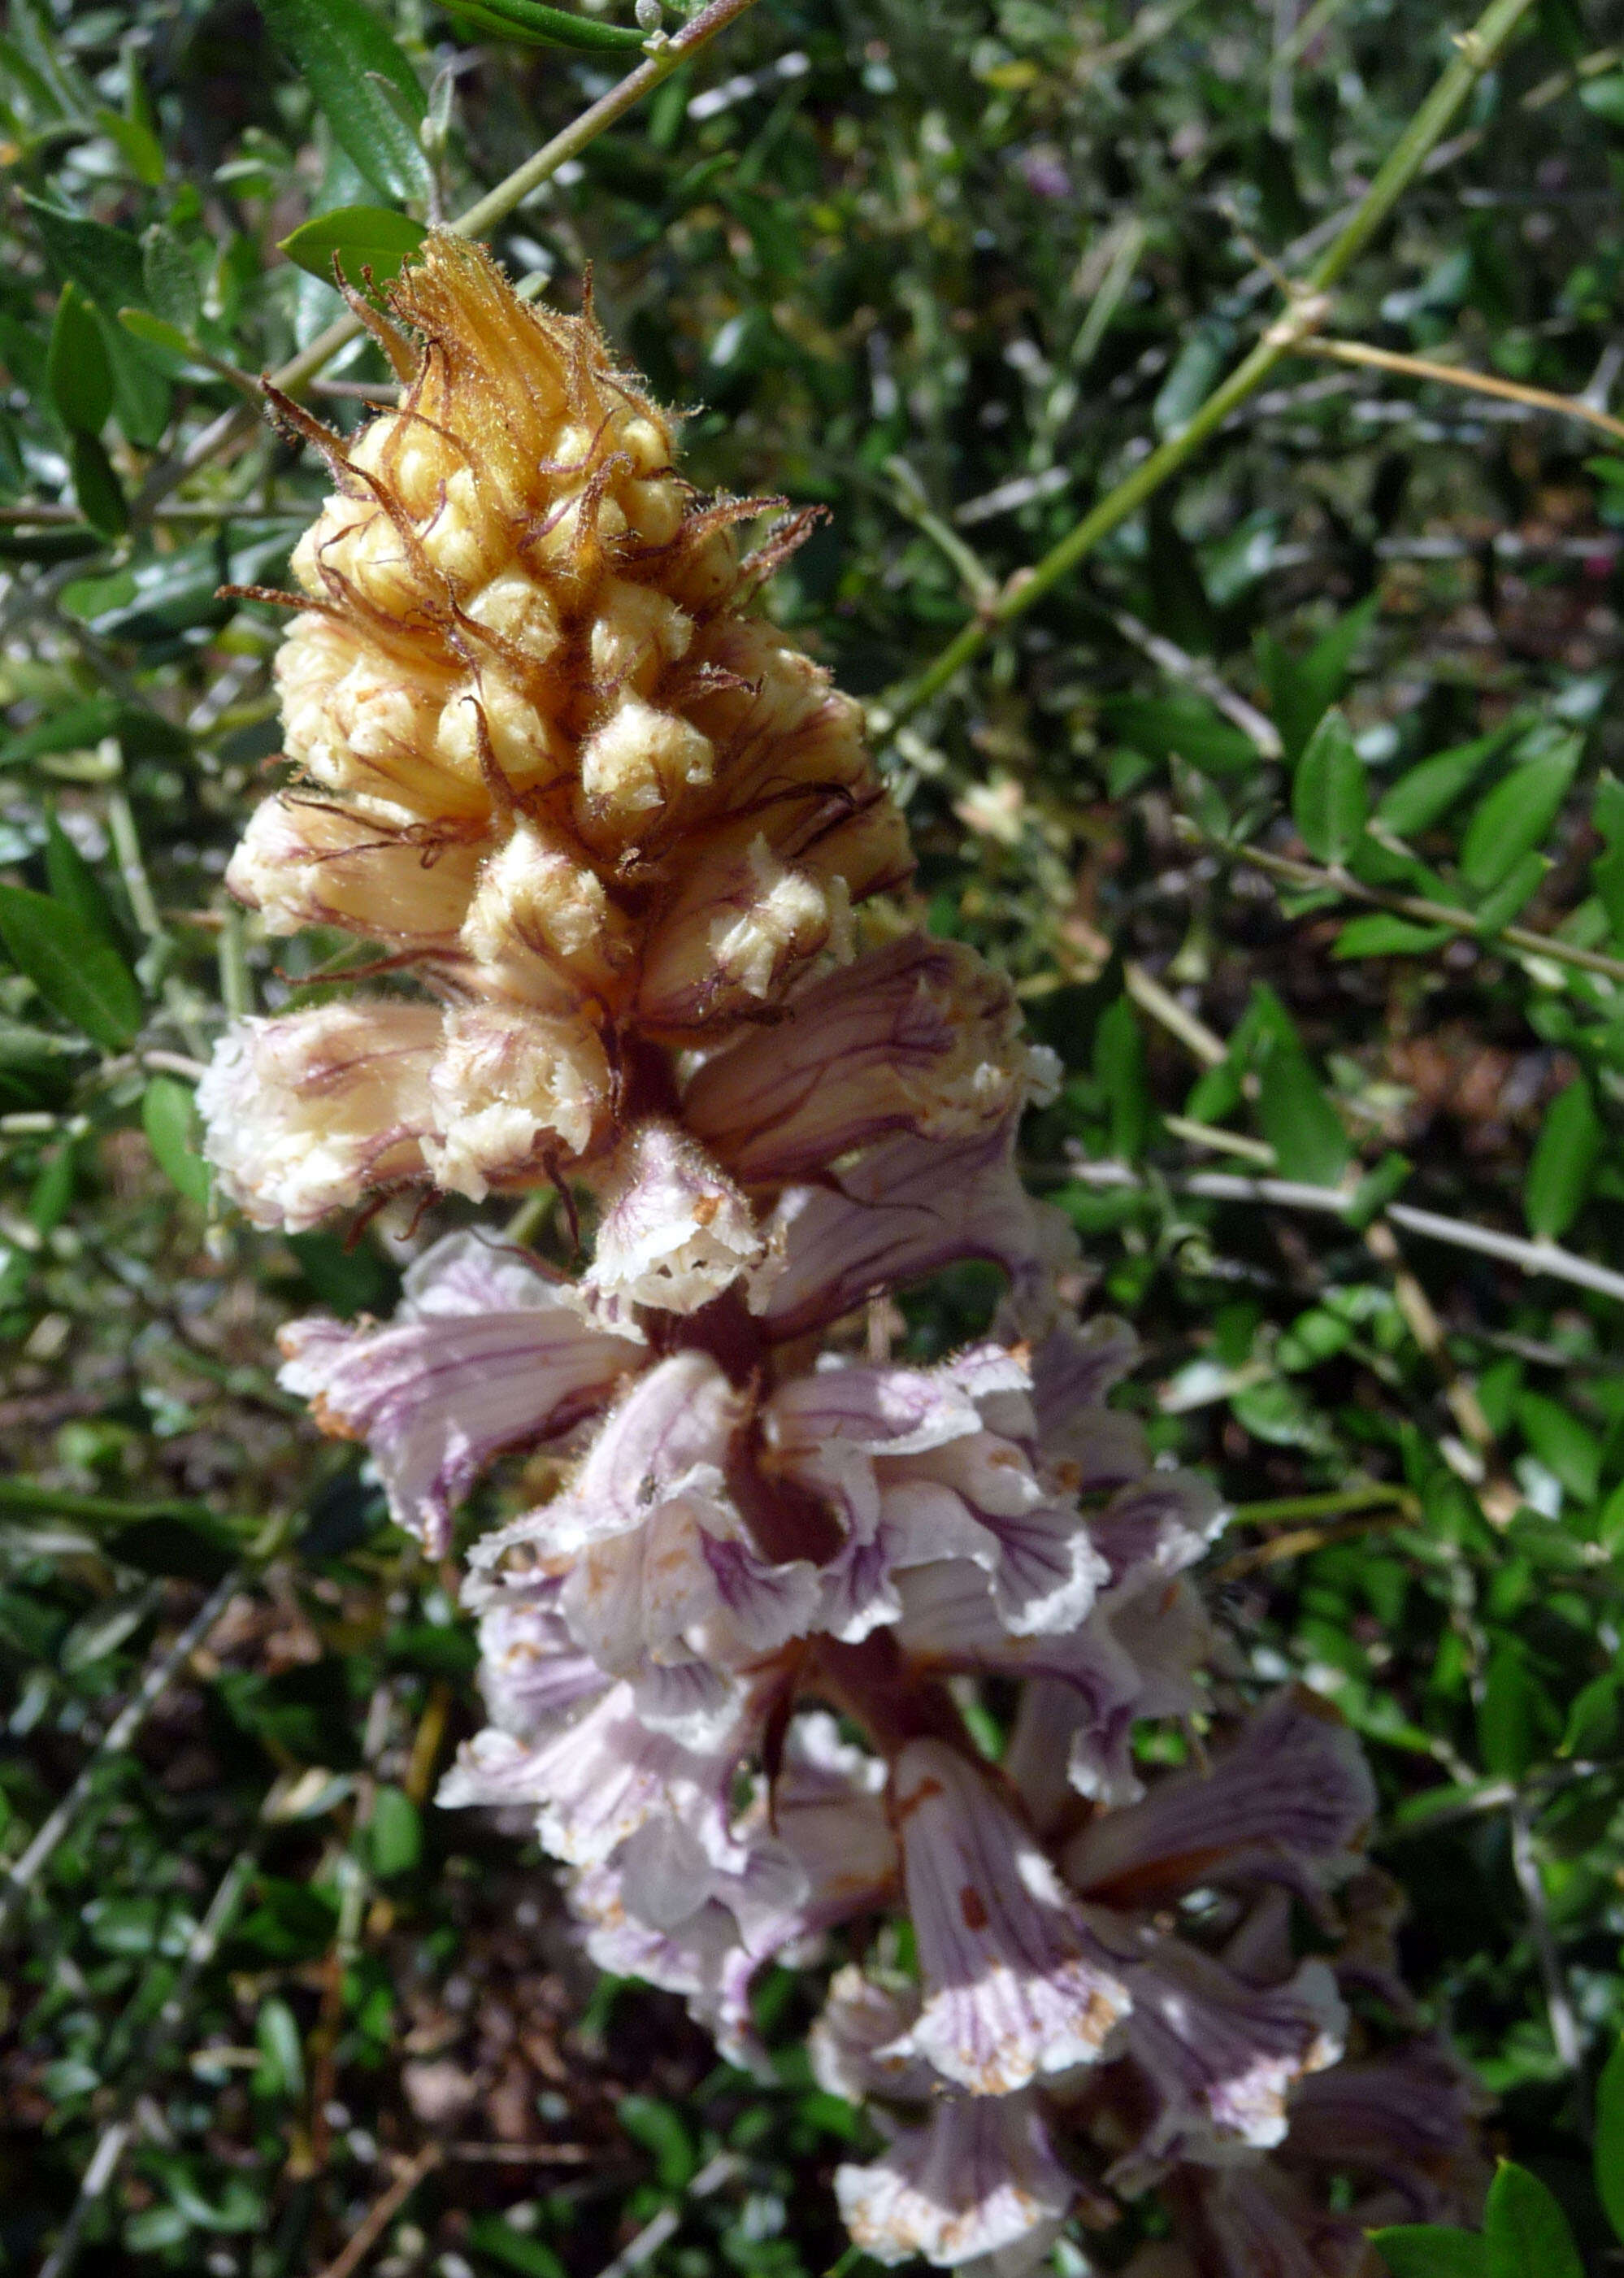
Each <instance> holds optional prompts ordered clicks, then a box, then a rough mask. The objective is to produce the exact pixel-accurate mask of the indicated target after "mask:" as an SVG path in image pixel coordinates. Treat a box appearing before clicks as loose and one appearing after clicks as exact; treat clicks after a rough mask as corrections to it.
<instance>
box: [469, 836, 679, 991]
mask: <svg viewBox="0 0 1624 2278" xmlns="http://www.w3.org/2000/svg"><path fill="white" fill-rule="evenodd" d="M462 946H463V948H464V949H465V950H466V951H467V952H468V954H469V957H470V958H472V959H474V960H475V962H476V964H477V966H479V967H482V968H483V974H482V979H483V980H484V984H485V985H486V986H488V987H490V988H492V990H496V991H498V992H499V993H500V994H503V995H506V996H514V997H521V998H526V999H528V1000H529V1001H530V1002H532V1003H534V1004H537V1005H552V1004H554V1003H556V1004H558V1005H560V1006H568V1007H572V1008H573V1007H574V1006H575V1005H578V1004H579V1002H580V1000H581V998H583V996H592V997H596V998H600V999H602V1000H605V1001H606V1000H607V999H608V998H610V996H611V995H612V993H613V992H614V990H615V987H616V985H617V982H619V980H620V978H621V975H622V974H623V973H624V972H625V971H626V968H627V967H629V965H630V963H631V961H632V959H633V958H634V957H635V955H636V951H637V944H636V939H635V936H634V933H633V929H632V926H631V923H630V921H629V919H628V918H626V917H625V915H624V914H623V913H621V911H620V910H619V909H618V908H616V906H614V903H613V902H612V901H611V900H610V898H609V895H608V892H607V891H606V888H605V886H604V883H603V881H602V879H601V878H600V877H599V875H598V873H597V872H596V870H594V869H593V868H591V865H590V864H589V863H587V862H585V861H583V860H582V859H581V855H580V852H579V850H578V849H577V848H576V847H574V846H573V845H568V844H567V843H566V842H565V841H564V840H563V839H562V838H561V837H557V836H554V835H550V834H549V833H548V832H547V831H545V829H543V828H542V827H541V826H539V825H538V824H536V823H533V822H521V823H520V824H519V825H518V827H517V829H515V830H514V832H513V833H512V835H511V836H510V837H508V838H507V841H506V842H505V844H504V845H502V846H501V847H500V848H499V850H498V852H496V853H494V854H493V855H492V857H491V860H489V861H488V862H487V863H486V865H485V867H484V870H483V872H482V873H481V874H480V878H479V887H478V891H477V893H476V894H475V896H474V899H473V905H472V906H471V908H470V909H469V913H468V918H467V922H466V923H465V924H464V926H463V928H462Z"/></svg>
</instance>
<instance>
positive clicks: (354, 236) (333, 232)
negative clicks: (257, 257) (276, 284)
mask: <svg viewBox="0 0 1624 2278" xmlns="http://www.w3.org/2000/svg"><path fill="white" fill-rule="evenodd" d="M427 235H428V232H427V231H426V230H425V229H424V228H423V224H422V223H421V222H416V221H413V220H412V218H411V217H410V216H409V215H408V214H403V213H395V212H393V211H392V210H390V209H389V208H388V207H385V206H337V207H335V208H334V209H333V210H332V212H331V213H324V214H317V215H316V218H315V220H314V221H307V222H305V223H303V224H302V225H301V226H300V227H299V228H298V229H296V230H294V233H293V235H292V236H291V237H285V238H284V239H283V240H282V244H281V250H282V251H283V252H284V253H285V254H286V256H287V257H288V259H289V260H290V261H291V262H293V263H294V264H295V265H296V266H297V267H298V268H300V269H303V270H308V271H309V274H310V275H311V276H312V277H319V278H320V279H321V280H322V282H323V284H324V285H331V284H332V282H333V266H332V264H333V256H335V255H336V256H338V260H339V266H340V268H341V269H342V270H343V271H344V276H345V279H346V281H347V283H349V284H352V285H359V284H360V283H361V281H362V274H363V272H364V271H366V270H368V269H370V271H371V272H372V278H373V281H374V283H375V284H378V285H386V284H387V283H388V281H389V279H391V278H392V277H393V276H394V275H395V273H396V272H397V271H398V270H399V269H400V264H401V263H402V262H403V261H405V260H406V259H407V258H408V256H410V255H411V254H414V253H416V250H417V248H418V247H419V246H420V245H421V244H422V243H423V239H424V238H425V237H426V236H427Z"/></svg>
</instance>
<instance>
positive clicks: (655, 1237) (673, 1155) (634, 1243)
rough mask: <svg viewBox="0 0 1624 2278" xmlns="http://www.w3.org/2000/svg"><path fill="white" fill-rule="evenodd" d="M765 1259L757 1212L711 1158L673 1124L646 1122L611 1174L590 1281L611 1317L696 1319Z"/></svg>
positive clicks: (616, 1160) (627, 1141) (624, 1148)
mask: <svg viewBox="0 0 1624 2278" xmlns="http://www.w3.org/2000/svg"><path fill="white" fill-rule="evenodd" d="M763 1250H764V1245H763V1242H762V1239H761V1235H760V1234H759V1231H758V1229H757V1226H756V1220H755V1215H754V1213H753V1212H752V1211H751V1207H750V1204H748V1203H747V1202H746V1201H745V1199H744V1197H743V1195H742V1194H741V1193H740V1192H739V1190H738V1189H737V1188H736V1186H735V1185H734V1183H733V1181H732V1180H731V1179H729V1178H728V1176H727V1175H726V1174H725V1173H723V1172H722V1171H721V1170H720V1169H719V1168H718V1166H716V1165H715V1164H714V1163H713V1162H712V1160H711V1159H710V1158H709V1157H708V1156H707V1155H706V1153H705V1150H704V1149H703V1148H702V1147H699V1146H697V1145H696V1144H695V1143H694V1142H693V1141H692V1140H691V1139H690V1137H689V1136H688V1135H687V1134H686V1133H685V1132H684V1131H682V1130H680V1129H679V1128H677V1126H676V1125H675V1123H665V1122H653V1123H644V1124H640V1125H639V1126H638V1127H637V1129H636V1130H635V1131H633V1132H632V1133H631V1135H630V1136H629V1138H627V1139H625V1140H623V1141H622V1142H621V1146H620V1149H619V1150H618V1152H617V1153H616V1155H615V1157H614V1161H613V1163H612V1164H611V1166H610V1168H609V1172H608V1173H607V1176H606V1181H605V1183H604V1188H603V1219H602V1222H601V1223H600V1225H599V1229H598V1244H597V1255H596V1257H595V1259H594V1262H593V1265H592V1270H591V1273H589V1274H588V1276H587V1282H588V1286H589V1287H590V1288H591V1289H593V1290H594V1291H595V1292H597V1293H600V1294H601V1296H603V1297H604V1298H606V1299H607V1300H609V1301H610V1304H611V1307H612V1309H614V1308H618V1307H619V1306H620V1305H626V1304H632V1305H657V1306H660V1307H661V1308H662V1309H663V1310H664V1311H667V1312H670V1313H692V1312H696V1311H698V1308H699V1307H700V1306H701V1305H708V1304H709V1303H710V1302H711V1300H712V1298H713V1297H718V1296H721V1293H722V1291H723V1290H724V1289H726V1288H728V1287H729V1286H730V1284H731V1283H733V1282H734V1281H736V1280H737V1279H738V1277H739V1275H740V1274H741V1273H744V1272H745V1271H746V1270H747V1269H748V1268H750V1267H752V1266H754V1265H759V1263H760V1260H761V1257H762V1255H763Z"/></svg>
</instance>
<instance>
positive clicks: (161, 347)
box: [118, 309, 197, 363]
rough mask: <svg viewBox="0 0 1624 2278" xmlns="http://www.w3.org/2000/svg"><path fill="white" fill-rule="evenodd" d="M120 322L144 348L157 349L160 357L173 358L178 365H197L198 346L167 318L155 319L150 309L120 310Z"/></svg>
mask: <svg viewBox="0 0 1624 2278" xmlns="http://www.w3.org/2000/svg"><path fill="white" fill-rule="evenodd" d="M118 322H119V323H120V324H121V325H123V326H124V329H125V331H126V333H133V335H134V337H135V339H137V340H139V341H140V342H141V346H142V347H143V348H156V350H157V352H158V354H159V355H164V356H173V357H174V358H175V359H176V361H177V362H178V363H196V361H197V348H196V344H195V343H194V341H193V340H190V339H188V337H187V334H186V333H183V332H182V331H181V329H180V327H179V325H172V324H171V323H170V321H169V319H168V318H167V317H155V316H154V315H153V314H152V311H151V310H149V309H120V310H119V311H118Z"/></svg>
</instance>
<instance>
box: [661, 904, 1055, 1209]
mask: <svg viewBox="0 0 1624 2278" xmlns="http://www.w3.org/2000/svg"><path fill="white" fill-rule="evenodd" d="M784 1014H785V1017H784V1018H783V1019H782V1021H780V1022H779V1023H778V1024H777V1026H776V1027H774V1028H761V1029H757V1030H754V1031H752V1032H751V1033H749V1034H747V1035H746V1036H744V1038H743V1041H742V1042H740V1043H736V1044H735V1045H734V1046H733V1047H732V1048H731V1049H730V1050H729V1051H725V1052H721V1053H719V1054H718V1055H717V1056H716V1057H715V1058H714V1059H711V1060H707V1061H706V1062H705V1066H703V1067H702V1068H701V1069H700V1070H699V1072H698V1074H697V1075H696V1076H695V1077H694V1079H693V1081H692V1082H691V1083H690V1085H689V1087H688V1089H687V1092H686V1094H685V1095H684V1097H683V1101H682V1120H683V1121H684V1122H685V1123H686V1124H687V1125H688V1127H689V1128H690V1130H691V1131H694V1132H696V1133H698V1135H699V1136H700V1137H701V1138H702V1139H704V1140H705V1141H706V1142H707V1143H709V1144H710V1146H712V1147H713V1149H714V1150H715V1151H716V1152H717V1153H718V1154H719V1155H720V1156H721V1158H722V1160H723V1161H724V1162H726V1163H727V1164H728V1166H729V1168H730V1169H732V1170H733V1171H734V1172H736V1174H737V1175H738V1176H739V1177H740V1178H741V1179H743V1181H744V1182H745V1183H746V1185H753V1184H762V1183H766V1182H768V1181H773V1182H776V1181H781V1180H783V1179H789V1178H795V1177H797V1176H799V1175H800V1174H802V1173H805V1172H808V1171H812V1170H816V1169H819V1168H820V1167H821V1166H825V1165H827V1164H829V1163H832V1162H834V1161H835V1158H837V1157H839V1156H841V1155H843V1154H846V1153H847V1152H849V1150H850V1149H852V1148H854V1147H858V1146H864V1145H866V1144H867V1143H869V1142H870V1141H871V1140H874V1139H878V1138H881V1137H882V1136H884V1135H885V1134H886V1133H888V1132H892V1131H911V1132H914V1133H916V1134H917V1135H919V1137H921V1138H926V1139H961V1138H969V1137H972V1136H973V1135H977V1134H979V1133H981V1132H984V1131H987V1130H990V1129H991V1128H994V1127H995V1125H997V1124H999V1123H1001V1122H1002V1121H1003V1119H1004V1118H1005V1117H1006V1116H1007V1115H1008V1114H1009V1112H1010V1109H1011V1108H1012V1107H1014V1106H1016V1105H1018V1103H1019V1099H1020V1093H1021V1086H1022V1082H1023V1078H1024V1074H1025V1051H1024V1049H1023V1047H1022V1046H1021V1044H1020V1043H1019V1042H1018V1028H1019V1025H1020V1017H1019V1013H1018V1009H1017V1006H1016V1004H1015V999H1014V998H1013V996H1012V995H1011V993H1010V988H1009V984H1008V983H1007V982H1005V981H1003V980H1002V979H1001V978H1000V977H999V976H998V975H996V974H995V973H994V972H992V971H991V969H990V968H989V967H987V966H985V965H983V964H982V963H981V961H980V959H979V958H978V957H977V956H975V954H974V953H973V952H972V951H970V950H967V949H964V948H961V947H959V946H958V945H957V944H954V943H951V942H938V941H927V940H926V939H925V938H924V936H921V935H919V934H912V935H910V936H907V938H906V939H904V940H902V941H898V942H893V943H891V944H888V946H887V947H886V948H884V949H880V950H875V951H873V952H871V953H870V954H869V955H868V956H865V957H861V958H859V959H858V960H857V962H856V963H855V964H853V965H850V966H847V967H844V969H843V970H842V971H840V972H837V973H835V974H831V975H829V976H828V977H827V979H825V980H822V981H817V982H812V984H811V986H810V987H807V988H804V989H802V990H799V991H798V992H797V994H796V995H795V996H793V997H791V998H790V999H789V1003H788V1005H786V1006H785V1008H784Z"/></svg>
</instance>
